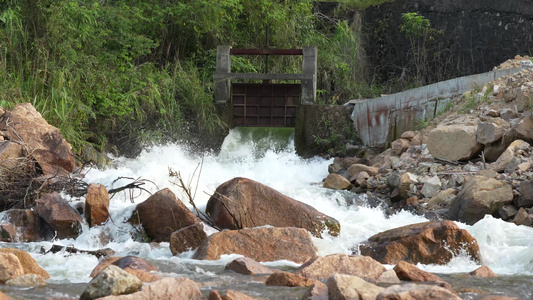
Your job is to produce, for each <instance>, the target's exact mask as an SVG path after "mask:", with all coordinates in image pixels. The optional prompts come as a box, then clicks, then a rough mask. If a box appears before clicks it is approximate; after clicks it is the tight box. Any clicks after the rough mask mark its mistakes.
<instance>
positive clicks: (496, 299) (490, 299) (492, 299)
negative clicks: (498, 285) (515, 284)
mask: <svg viewBox="0 0 533 300" xmlns="http://www.w3.org/2000/svg"><path fill="white" fill-rule="evenodd" d="M477 300H519V298H516V297H507V296H501V295H483V296H481V297H479V298H477Z"/></svg>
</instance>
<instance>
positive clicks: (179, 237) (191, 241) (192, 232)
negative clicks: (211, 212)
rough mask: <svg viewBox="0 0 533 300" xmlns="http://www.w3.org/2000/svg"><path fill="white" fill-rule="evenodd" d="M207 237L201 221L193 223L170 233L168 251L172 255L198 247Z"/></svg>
mask: <svg viewBox="0 0 533 300" xmlns="http://www.w3.org/2000/svg"><path fill="white" fill-rule="evenodd" d="M206 239H207V235H206V234H205V231H204V224H203V223H200V222H198V223H195V224H193V225H190V226H187V227H185V228H182V229H180V230H177V231H174V232H173V233H172V234H171V235H170V251H171V252H172V255H177V254H180V253H183V252H187V251H190V250H192V249H196V248H198V247H200V245H202V244H203V243H204V241H205V240H206Z"/></svg>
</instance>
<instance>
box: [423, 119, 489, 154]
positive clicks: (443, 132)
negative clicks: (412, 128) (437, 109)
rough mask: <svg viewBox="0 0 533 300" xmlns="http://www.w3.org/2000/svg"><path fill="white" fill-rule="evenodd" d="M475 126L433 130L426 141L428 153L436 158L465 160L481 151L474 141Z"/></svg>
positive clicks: (451, 126)
mask: <svg viewBox="0 0 533 300" xmlns="http://www.w3.org/2000/svg"><path fill="white" fill-rule="evenodd" d="M476 132H477V126H466V125H449V126H441V127H437V128H435V129H433V130H432V131H431V132H430V133H429V135H428V140H427V148H428V150H429V153H431V155H433V157H436V158H443V159H447V160H452V161H456V160H467V159H470V158H472V157H473V156H474V154H476V153H477V152H478V151H479V150H481V147H482V144H480V143H478V142H477V140H476Z"/></svg>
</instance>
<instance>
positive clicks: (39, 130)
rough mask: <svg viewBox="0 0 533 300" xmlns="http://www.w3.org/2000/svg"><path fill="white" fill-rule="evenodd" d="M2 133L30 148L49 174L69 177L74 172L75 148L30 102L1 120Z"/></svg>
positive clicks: (16, 107)
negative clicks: (73, 148)
mask: <svg viewBox="0 0 533 300" xmlns="http://www.w3.org/2000/svg"><path fill="white" fill-rule="evenodd" d="M0 130H1V131H4V134H5V136H6V137H7V139H8V140H11V141H12V142H15V143H22V144H24V145H26V147H28V149H29V151H30V153H31V155H32V156H33V158H35V161H36V162H37V163H38V164H39V166H40V167H41V169H42V171H43V173H44V174H45V175H54V176H57V175H60V176H67V175H68V174H70V173H72V171H73V170H74V155H73V154H72V151H71V149H72V147H71V146H70V144H69V143H67V141H66V140H65V139H63V137H62V136H61V132H59V129H57V128H56V127H54V126H52V125H50V124H48V123H47V122H46V120H45V119H44V118H43V117H42V116H41V114H40V113H39V112H38V111H37V110H36V109H35V108H34V107H33V106H32V105H31V104H30V103H21V104H18V105H17V106H15V107H14V108H13V109H12V110H11V111H10V112H7V113H6V114H5V115H4V116H3V117H2V119H1V120H0Z"/></svg>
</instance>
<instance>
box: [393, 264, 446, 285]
mask: <svg viewBox="0 0 533 300" xmlns="http://www.w3.org/2000/svg"><path fill="white" fill-rule="evenodd" d="M394 271H395V272H396V275H398V278H400V280H404V281H416V282H434V283H436V284H437V285H439V286H442V287H443V288H446V289H448V290H451V291H453V288H452V286H451V285H450V284H449V283H447V282H446V281H444V280H443V279H442V278H440V277H439V276H437V275H435V274H431V273H429V272H426V271H423V270H420V269H419V268H417V267H416V266H415V265H413V264H410V263H408V262H405V261H400V262H399V263H398V264H397V265H396V266H395V267H394Z"/></svg>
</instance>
